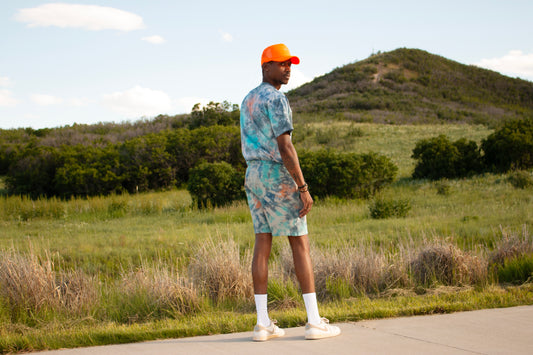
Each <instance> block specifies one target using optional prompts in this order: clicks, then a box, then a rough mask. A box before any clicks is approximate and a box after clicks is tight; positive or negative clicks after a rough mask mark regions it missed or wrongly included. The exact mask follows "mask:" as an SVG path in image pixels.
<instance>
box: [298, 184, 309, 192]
mask: <svg viewBox="0 0 533 355" xmlns="http://www.w3.org/2000/svg"><path fill="white" fill-rule="evenodd" d="M298 191H300V192H309V186H308V185H307V183H305V184H303V185H302V186H298Z"/></svg>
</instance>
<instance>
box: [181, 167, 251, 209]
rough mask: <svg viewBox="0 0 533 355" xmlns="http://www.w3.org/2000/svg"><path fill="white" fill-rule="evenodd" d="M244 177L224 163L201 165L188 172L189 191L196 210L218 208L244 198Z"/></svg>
mask: <svg viewBox="0 0 533 355" xmlns="http://www.w3.org/2000/svg"><path fill="white" fill-rule="evenodd" d="M243 185H244V176H243V175H242V174H239V173H237V171H236V170H235V169H234V168H233V167H232V166H231V165H230V164H228V163H226V162H219V163H202V164H200V165H198V166H197V167H195V168H192V169H191V170H190V172H189V183H188V184H187V190H189V192H190V194H191V196H192V199H193V202H194V203H196V205H197V207H198V208H206V207H220V206H225V205H228V204H230V203H231V202H233V201H235V200H238V199H242V198H244V189H243Z"/></svg>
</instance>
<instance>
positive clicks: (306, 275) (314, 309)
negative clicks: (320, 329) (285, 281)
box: [289, 235, 321, 324]
mask: <svg viewBox="0 0 533 355" xmlns="http://www.w3.org/2000/svg"><path fill="white" fill-rule="evenodd" d="M289 243H290V245H291V249H292V258H293V260H294V271H295V272H296V278H298V282H299V283H300V288H301V289H302V294H303V298H304V303H305V309H306V311H307V320H308V322H309V323H311V324H320V322H321V318H320V315H319V313H318V304H317V301H316V293H315V275H314V274H313V263H312V262H311V251H310V249H309V238H308V236H307V235H302V236H299V237H289Z"/></svg>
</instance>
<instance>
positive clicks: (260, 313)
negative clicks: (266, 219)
mask: <svg viewBox="0 0 533 355" xmlns="http://www.w3.org/2000/svg"><path fill="white" fill-rule="evenodd" d="M271 249H272V234H271V233H258V234H256V235H255V246H254V258H253V260H252V279H253V283H254V298H255V307H256V310H257V324H260V325H262V326H264V327H268V326H269V325H270V318H269V317H268V309H267V285H268V259H269V257H270V251H271Z"/></svg>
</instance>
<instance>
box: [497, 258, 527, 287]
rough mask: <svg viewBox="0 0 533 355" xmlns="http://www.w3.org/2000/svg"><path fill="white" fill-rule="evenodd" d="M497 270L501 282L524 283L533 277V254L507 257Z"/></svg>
mask: <svg viewBox="0 0 533 355" xmlns="http://www.w3.org/2000/svg"><path fill="white" fill-rule="evenodd" d="M496 272H497V275H498V281H499V282H508V283H513V284H522V283H524V282H526V281H528V280H530V279H531V278H532V277H533V254H529V255H522V256H519V257H516V258H511V259H507V260H505V262H504V263H503V265H499V266H497V271H496Z"/></svg>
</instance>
